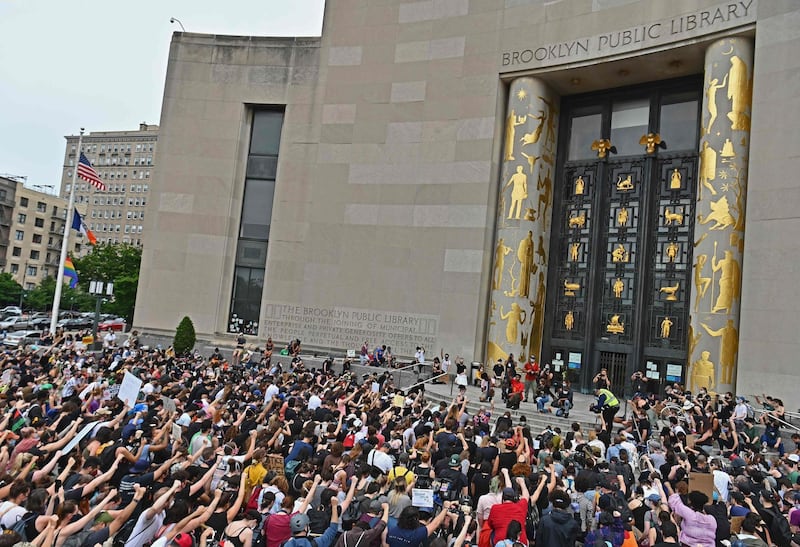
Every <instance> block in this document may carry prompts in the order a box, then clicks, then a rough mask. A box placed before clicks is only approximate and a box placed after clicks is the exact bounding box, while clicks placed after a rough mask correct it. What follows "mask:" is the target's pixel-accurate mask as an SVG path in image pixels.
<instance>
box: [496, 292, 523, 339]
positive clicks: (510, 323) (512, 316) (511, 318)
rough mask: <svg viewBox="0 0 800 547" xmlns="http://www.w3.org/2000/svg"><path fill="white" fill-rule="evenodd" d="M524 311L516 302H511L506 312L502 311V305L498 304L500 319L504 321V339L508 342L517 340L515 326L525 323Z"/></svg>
mask: <svg viewBox="0 0 800 547" xmlns="http://www.w3.org/2000/svg"><path fill="white" fill-rule="evenodd" d="M525 318H526V312H525V310H523V309H522V308H521V307H520V305H519V304H517V303H516V302H512V303H511V309H510V310H509V311H508V313H504V312H503V306H500V319H502V320H503V321H506V341H507V342H508V343H509V344H515V343H516V342H517V334H518V332H517V326H518V325H522V324H524V323H525Z"/></svg>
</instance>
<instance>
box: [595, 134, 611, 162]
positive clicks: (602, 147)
mask: <svg viewBox="0 0 800 547" xmlns="http://www.w3.org/2000/svg"><path fill="white" fill-rule="evenodd" d="M610 149H611V141H610V140H608V139H598V140H596V141H594V142H592V150H593V151H595V152H597V157H598V158H605V157H606V154H607V153H608V151H609V150H610Z"/></svg>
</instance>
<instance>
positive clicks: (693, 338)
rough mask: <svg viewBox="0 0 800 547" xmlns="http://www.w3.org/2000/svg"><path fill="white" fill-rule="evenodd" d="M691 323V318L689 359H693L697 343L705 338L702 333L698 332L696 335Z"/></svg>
mask: <svg viewBox="0 0 800 547" xmlns="http://www.w3.org/2000/svg"><path fill="white" fill-rule="evenodd" d="M691 322H692V321H691V318H689V353H688V355H689V359H691V358H692V355H694V349H695V348H696V347H697V343H698V342H699V341H700V339H701V338H702V337H703V333H702V332H698V333H697V334H695V333H694V328H692V325H691Z"/></svg>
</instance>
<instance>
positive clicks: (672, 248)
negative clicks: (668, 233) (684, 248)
mask: <svg viewBox="0 0 800 547" xmlns="http://www.w3.org/2000/svg"><path fill="white" fill-rule="evenodd" d="M679 249H680V246H679V245H678V244H677V243H675V242H674V241H670V242H669V243H668V244H667V260H669V261H670V262H675V259H676V258H677V257H678V250H679Z"/></svg>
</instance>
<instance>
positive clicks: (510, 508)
mask: <svg viewBox="0 0 800 547" xmlns="http://www.w3.org/2000/svg"><path fill="white" fill-rule="evenodd" d="M502 473H503V477H504V478H505V484H506V488H504V489H503V502H502V503H497V504H495V505H493V506H492V509H491V510H490V511H489V518H488V519H486V520H487V522H488V523H489V526H491V528H492V534H493V535H492V542H493V543H492V544H493V545H497V543H498V542H499V541H503V540H504V539H506V530H507V529H508V523H509V522H511V521H512V520H516V521H518V522H519V523H520V524H522V533H521V534H520V537H519V542H520V543H522V544H523V545H527V544H528V536H527V535H526V534H525V517H526V516H527V515H528V503H530V500H531V495H530V493H529V492H528V487H527V486H526V485H525V479H524V478H523V477H516V482H517V484H518V485H519V488H520V490H521V492H522V495H520V496H519V497H517V492H516V490H515V489H514V488H511V487H510V485H511V484H512V483H511V479H510V478H509V476H508V469H506V468H503V469H502ZM544 478H545V476H544V475H542V477H541V479H540V482H539V485H538V487H537V488H536V492H534V494H533V501H534V503H535V501H536V499H537V498H538V497H539V494H540V493H541V491H542V487H543V486H544Z"/></svg>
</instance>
